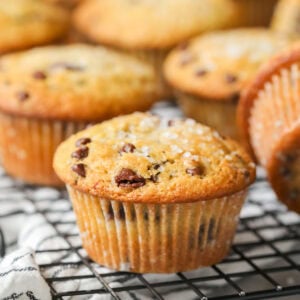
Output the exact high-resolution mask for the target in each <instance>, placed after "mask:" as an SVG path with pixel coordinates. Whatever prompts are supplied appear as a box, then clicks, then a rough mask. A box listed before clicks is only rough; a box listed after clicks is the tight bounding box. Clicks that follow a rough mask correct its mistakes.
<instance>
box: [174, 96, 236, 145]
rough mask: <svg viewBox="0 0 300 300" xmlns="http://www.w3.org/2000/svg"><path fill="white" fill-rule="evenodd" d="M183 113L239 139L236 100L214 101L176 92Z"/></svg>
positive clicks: (223, 133) (225, 134)
mask: <svg viewBox="0 0 300 300" xmlns="http://www.w3.org/2000/svg"><path fill="white" fill-rule="evenodd" d="M176 95H177V99H178V103H179V105H180V107H181V109H182V110H183V112H184V114H185V115H186V116H187V117H189V118H193V119H195V120H196V121H198V122H200V123H202V124H205V125H208V126H210V127H212V128H214V129H216V130H217V131H218V132H219V133H221V134H222V135H224V136H229V137H231V138H233V139H235V140H238V139H239V134H238V130H237V125H236V109H237V103H236V101H231V100H229V101H215V100H207V99H201V98H200V97H196V96H192V95H188V94H184V93H176Z"/></svg>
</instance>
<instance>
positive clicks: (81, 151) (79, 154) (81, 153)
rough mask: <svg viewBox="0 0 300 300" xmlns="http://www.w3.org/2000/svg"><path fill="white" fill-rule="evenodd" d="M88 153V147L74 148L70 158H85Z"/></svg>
mask: <svg viewBox="0 0 300 300" xmlns="http://www.w3.org/2000/svg"><path fill="white" fill-rule="evenodd" d="M88 155H89V148H88V147H86V146H84V147H80V148H78V149H77V150H75V151H74V152H73V153H72V154H71V157H72V158H77V159H83V158H86V157H87V156H88Z"/></svg>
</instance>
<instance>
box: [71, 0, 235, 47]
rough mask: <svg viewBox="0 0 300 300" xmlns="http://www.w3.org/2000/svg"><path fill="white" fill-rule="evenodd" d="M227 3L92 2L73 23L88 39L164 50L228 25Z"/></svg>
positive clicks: (229, 7)
mask: <svg viewBox="0 0 300 300" xmlns="http://www.w3.org/2000/svg"><path fill="white" fill-rule="evenodd" d="M234 16H235V10H234V5H233V4H232V3H231V1H228V0H201V1H199V0H196V1H195V0H163V1H159V2H157V1H151V0H138V1H130V0H101V1H97V0H93V1H87V2H84V3H83V4H82V5H80V6H79V7H78V8H77V10H76V12H75V14H74V22H75V24H76V25H77V27H78V29H79V30H81V31H82V32H83V33H85V34H86V35H87V36H89V37H90V38H91V39H92V40H94V41H97V42H100V43H106V44H109V45H113V46H116V47H121V48H126V49H135V50H137V49H143V50H145V49H154V48H155V49H165V48H170V47H172V46H174V45H176V44H177V43H178V42H181V41H183V40H186V39H188V38H190V37H192V36H195V35H197V34H199V33H201V32H204V31H207V30H214V29H216V28H222V27H224V26H227V25H229V24H230V23H231V22H232V18H234Z"/></svg>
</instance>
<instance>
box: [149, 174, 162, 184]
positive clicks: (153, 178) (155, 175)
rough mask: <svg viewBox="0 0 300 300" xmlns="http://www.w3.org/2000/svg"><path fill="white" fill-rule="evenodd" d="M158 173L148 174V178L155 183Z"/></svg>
mask: <svg viewBox="0 0 300 300" xmlns="http://www.w3.org/2000/svg"><path fill="white" fill-rule="evenodd" d="M159 174H160V173H157V174H154V175H151V176H150V180H151V181H153V182H154V183H156V182H157V181H158V175H159Z"/></svg>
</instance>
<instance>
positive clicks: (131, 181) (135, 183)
mask: <svg viewBox="0 0 300 300" xmlns="http://www.w3.org/2000/svg"><path fill="white" fill-rule="evenodd" d="M115 182H116V184H117V185H118V187H132V188H139V187H141V186H143V185H145V183H146V180H145V178H144V177H142V176H140V175H138V174H137V173H135V172H134V171H133V170H131V169H127V168H123V169H122V170H121V171H120V173H119V174H118V175H117V176H116V177H115Z"/></svg>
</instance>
